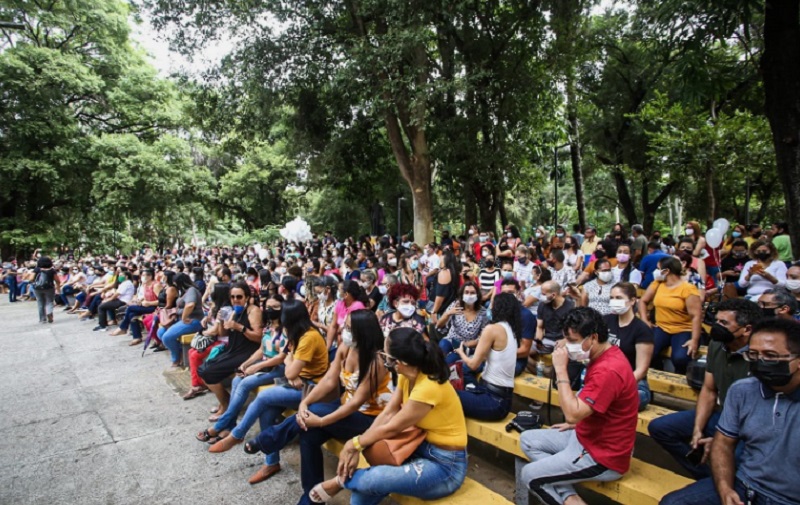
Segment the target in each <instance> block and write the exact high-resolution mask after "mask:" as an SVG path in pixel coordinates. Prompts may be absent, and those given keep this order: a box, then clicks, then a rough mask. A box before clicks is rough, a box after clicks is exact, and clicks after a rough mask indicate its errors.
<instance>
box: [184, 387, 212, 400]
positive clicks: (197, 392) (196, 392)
mask: <svg viewBox="0 0 800 505" xmlns="http://www.w3.org/2000/svg"><path fill="white" fill-rule="evenodd" d="M206 393H208V388H207V387H202V386H193V387H191V388H189V391H187V392H186V394H185V395H183V399H184V400H191V399H192V398H197V397H198V396H203V395H204V394H206Z"/></svg>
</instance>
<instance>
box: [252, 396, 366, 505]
mask: <svg viewBox="0 0 800 505" xmlns="http://www.w3.org/2000/svg"><path fill="white" fill-rule="evenodd" d="M340 405H341V404H340V403H339V401H335V402H331V403H315V404H314V405H311V406H309V407H308V410H310V411H311V412H313V413H314V414H316V415H317V416H319V417H324V416H327V415H328V414H330V413H331V412H333V411H335V410H336V409H338V408H339V406H340ZM374 420H375V417H374V416H368V415H366V414H362V413H361V412H353V413H352V414H350V415H349V416H347V417H345V418H344V419H341V420H339V421H336V422H335V423H333V424H329V425H327V426H323V427H321V428H310V429H309V430H308V431H301V432H300V483H301V484H302V486H303V496H302V497H301V498H300V501H299V502H298V505H311V503H312V501H311V499H310V498H309V497H308V493H309V492H310V491H311V488H313V487H314V486H316V485H317V484H319V483H320V482H322V481H323V480H325V471H324V466H325V465H324V459H323V456H322V444H324V443H325V442H327V441H328V440H330V439H331V438H336V439H338V440H349V439H351V438H353V437H355V436H357V435H361V434H362V433H364V432H365V431H367V429H369V427H370V426H372V422H373V421H374ZM259 438H260V436H259Z"/></svg>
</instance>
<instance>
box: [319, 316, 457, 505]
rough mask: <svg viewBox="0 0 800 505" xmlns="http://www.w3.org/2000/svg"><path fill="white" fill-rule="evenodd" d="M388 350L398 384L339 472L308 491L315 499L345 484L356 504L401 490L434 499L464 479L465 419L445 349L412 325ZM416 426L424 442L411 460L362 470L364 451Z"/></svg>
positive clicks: (398, 332) (352, 443) (348, 449)
mask: <svg viewBox="0 0 800 505" xmlns="http://www.w3.org/2000/svg"><path fill="white" fill-rule="evenodd" d="M384 349H385V352H384V353H383V354H382V356H383V359H384V364H385V366H387V367H390V368H394V370H395V371H396V372H397V374H398V375H399V378H398V383H397V389H395V391H394V393H393V395H392V399H391V400H390V401H389V404H388V405H387V406H386V407H385V408H384V410H383V412H381V414H380V415H378V417H377V418H376V419H375V422H373V423H372V426H370V428H369V429H368V430H366V431H365V432H364V433H363V434H361V435H359V436H355V437H353V438H352V439H350V440H348V441H347V443H346V444H345V445H344V448H343V449H342V452H341V453H340V454H339V466H338V472H337V475H336V476H335V477H333V478H332V479H329V480H327V481H325V482H322V483H320V484H318V485H316V486H314V488H313V489H312V490H311V493H309V495H310V496H309V497H310V498H311V500H312V501H314V502H317V503H321V502H323V501H328V500H329V499H330V498H331V497H332V496H334V495H336V494H337V493H338V492H339V491H341V490H342V489H343V488H346V489H349V490H350V492H351V493H352V494H351V503H360V504H378V503H380V501H381V500H382V499H383V498H385V497H386V496H388V495H389V494H391V493H396V492H399V493H402V494H404V495H407V496H413V497H416V498H421V499H423V500H435V499H438V498H444V497H445V496H449V495H451V494H453V493H454V492H455V491H456V490H457V489H458V488H459V487H461V484H463V483H464V478H465V477H466V475H467V450H466V447H467V426H466V420H465V419H464V414H463V412H462V410H461V406H460V402H459V400H458V395H456V391H455V390H454V389H453V386H452V385H451V384H450V381H449V380H448V379H449V377H450V371H449V370H448V367H447V364H446V363H445V362H444V359H443V357H442V353H441V352H440V350H439V349H438V348H437V346H436V344H435V343H434V342H432V341H430V340H425V338H424V337H423V336H422V334H421V333H419V332H418V331H415V330H413V329H411V328H397V329H395V330H394V331H392V332H391V333H390V334H389V337H388V338H387V339H386V340H385V343H384ZM413 426H416V427H417V428H420V429H422V430H425V441H423V442H422V444H421V445H420V446H419V447H418V448H417V449H416V450H415V451H414V454H413V455H412V456H411V458H409V459H408V461H407V462H406V463H408V464H404V465H401V466H386V465H380V466H373V467H370V468H367V469H358V462H359V456H360V453H361V451H363V450H364V449H365V448H367V447H369V446H371V445H372V444H374V443H376V442H378V441H380V440H386V439H391V438H393V437H396V436H397V435H399V434H400V433H401V432H402V431H403V430H405V429H407V428H411V427H413ZM409 468H413V470H411V471H409Z"/></svg>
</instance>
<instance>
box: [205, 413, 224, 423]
mask: <svg viewBox="0 0 800 505" xmlns="http://www.w3.org/2000/svg"><path fill="white" fill-rule="evenodd" d="M220 417H222V414H214V415H213V416H211V417H209V418H208V422H209V423H216V422H217V421H219V418H220Z"/></svg>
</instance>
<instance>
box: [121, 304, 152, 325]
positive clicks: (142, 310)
mask: <svg viewBox="0 0 800 505" xmlns="http://www.w3.org/2000/svg"><path fill="white" fill-rule="evenodd" d="M155 311H156V308H155V307H143V306H141V305H128V308H126V309H125V317H123V318H122V321H121V322H120V323H119V329H120V330H122V331H127V330H128V328H129V327H130V325H131V320H132V319H133V318H134V317H138V316H143V315H145V314H152V313H153V312H155Z"/></svg>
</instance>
